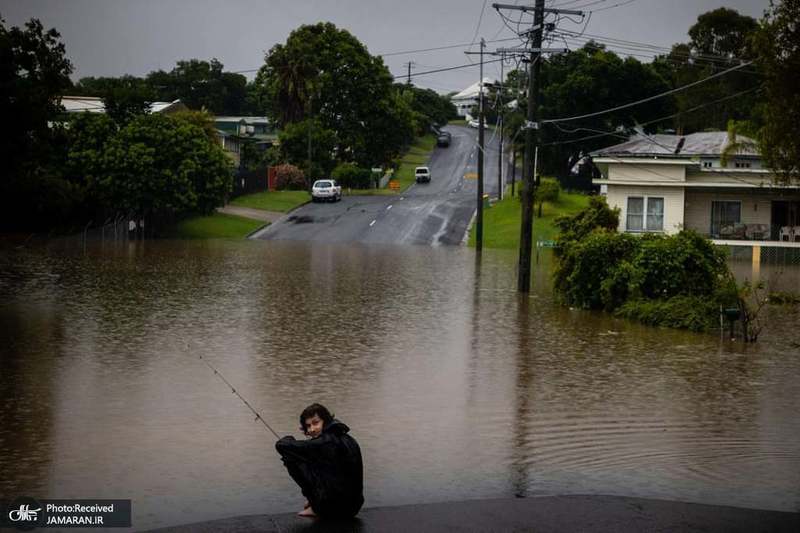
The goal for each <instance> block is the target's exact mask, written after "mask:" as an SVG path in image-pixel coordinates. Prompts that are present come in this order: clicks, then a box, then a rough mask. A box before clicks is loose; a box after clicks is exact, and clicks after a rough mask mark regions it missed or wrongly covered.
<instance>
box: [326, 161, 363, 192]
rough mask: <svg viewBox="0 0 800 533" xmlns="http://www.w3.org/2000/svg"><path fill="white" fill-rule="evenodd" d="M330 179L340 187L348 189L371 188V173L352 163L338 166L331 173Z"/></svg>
mask: <svg viewBox="0 0 800 533" xmlns="http://www.w3.org/2000/svg"><path fill="white" fill-rule="evenodd" d="M331 177H332V178H333V179H335V180H336V181H337V182H339V185H341V186H342V187H346V188H350V189H369V188H370V187H371V186H372V171H371V170H370V169H368V168H361V167H358V166H356V165H355V164H354V163H341V164H339V165H338V166H337V167H336V168H335V169H333V172H331Z"/></svg>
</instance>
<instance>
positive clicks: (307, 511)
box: [297, 507, 317, 517]
mask: <svg viewBox="0 0 800 533" xmlns="http://www.w3.org/2000/svg"><path fill="white" fill-rule="evenodd" d="M297 516H308V517H314V516H317V513H315V512H314V509H312V508H311V507H306V508H305V509H303V510H302V511H300V512H299V513H297Z"/></svg>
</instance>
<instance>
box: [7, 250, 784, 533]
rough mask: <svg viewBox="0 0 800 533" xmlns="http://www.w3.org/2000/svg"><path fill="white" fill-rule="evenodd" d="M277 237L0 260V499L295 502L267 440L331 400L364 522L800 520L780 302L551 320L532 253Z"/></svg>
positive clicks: (201, 506) (178, 517) (160, 511)
mask: <svg viewBox="0 0 800 533" xmlns="http://www.w3.org/2000/svg"><path fill="white" fill-rule="evenodd" d="M515 265H516V254H514V253H507V252H497V251H491V250H485V251H484V253H483V258H482V261H481V262H480V263H478V262H476V260H475V255H474V252H473V250H469V249H463V248H441V247H440V248H427V247H413V246H403V247H401V246H396V247H395V246H362V245H336V246H320V245H313V246H311V245H308V244H305V243H291V242H249V241H224V240H221V241H205V242H200V241H194V242H192V241H184V242H178V241H172V242H171V241H160V242H144V243H129V244H128V243H125V244H121V245H113V244H108V243H107V244H106V245H101V244H99V243H96V244H91V243H90V244H88V245H87V246H86V247H85V248H84V247H81V246H79V247H74V246H71V245H70V244H68V243H64V244H61V245H59V244H50V245H48V246H42V245H32V246H28V247H23V248H6V249H4V250H2V251H0V350H2V351H1V352H0V354H1V355H0V364H1V365H2V366H1V367H0V472H2V475H0V499H1V498H9V499H10V498H14V497H17V496H21V495H28V496H33V497H37V498H124V499H132V500H133V513H134V514H133V524H134V526H135V528H136V529H145V528H153V527H159V526H166V525H172V524H180V523H188V522H194V521H200V520H206V519H214V518H222V517H229V516H234V515H243V514H259V513H275V512H285V511H291V510H298V509H300V506H301V504H302V501H303V500H302V497H301V495H300V493H299V491H298V489H297V488H296V487H295V486H294V484H293V482H292V481H291V480H290V478H289V477H288V475H287V474H286V472H285V471H284V469H283V466H282V464H281V462H280V461H279V459H278V456H277V454H276V453H275V451H274V448H273V444H274V440H275V439H274V437H273V436H272V435H271V434H270V433H269V432H268V431H266V430H265V428H264V427H263V426H262V425H261V424H259V423H257V422H255V421H254V417H253V416H252V415H251V413H250V412H249V411H248V410H247V408H246V407H245V406H244V405H242V404H241V403H240V402H239V401H238V400H237V399H236V397H235V396H234V395H233V394H231V391H230V389H228V388H226V386H225V385H224V384H223V383H222V382H221V381H220V380H219V379H218V378H217V377H215V376H214V374H213V372H211V371H210V370H209V369H208V368H207V367H206V366H205V365H204V364H203V363H202V361H200V360H199V359H198V355H202V356H203V357H205V358H207V359H208V360H209V361H210V362H211V363H212V364H213V365H215V366H216V367H217V368H218V369H219V370H220V371H221V372H222V373H223V374H224V375H225V376H226V377H227V379H228V380H230V381H231V382H232V383H233V384H234V385H235V386H236V387H237V389H238V390H239V392H240V393H241V394H242V395H243V396H244V397H245V398H247V399H248V400H249V401H250V403H251V404H252V405H253V406H254V407H255V408H256V409H257V410H259V411H260V412H261V414H262V415H263V416H264V418H265V419H266V420H267V422H269V423H270V425H272V426H273V427H275V428H276V429H277V430H278V432H279V433H282V434H290V433H291V434H294V435H295V436H298V437H299V436H300V435H299V431H298V429H297V425H298V420H297V416H298V414H299V413H300V411H301V410H302V409H303V408H304V407H305V406H306V405H307V404H309V403H311V402H313V401H319V402H322V403H324V404H326V405H328V406H329V407H330V408H331V409H332V410H333V411H335V413H336V414H337V416H338V417H339V418H340V419H341V420H343V421H344V422H345V423H347V424H348V425H350V427H351V428H352V434H353V435H354V436H355V437H356V438H357V439H358V441H359V442H360V444H361V447H362V450H363V454H364V460H365V490H366V505H367V506H385V505H398V504H407V503H417V502H439V501H448V500H464V499H474V498H494V497H513V496H536V495H547V494H614V495H627V496H638V497H650V498H662V499H669V500H681V501H689V502H700V503H710V504H723V505H733V506H741V507H753V508H763V509H774V510H785V511H798V510H800V417H799V416H798V412H800V309H798V307H769V308H768V309H767V310H766V311H765V313H766V315H765V316H766V327H765V330H764V332H763V333H762V335H761V338H760V339H759V341H758V343H756V344H753V345H744V344H742V343H740V342H738V341H733V342H732V341H730V340H728V339H725V338H721V337H720V336H718V335H706V334H695V333H690V332H683V331H673V330H664V329H656V328H648V327H644V326H641V325H638V324H634V323H630V322H626V321H623V320H618V319H615V318H613V317H610V316H608V315H605V314H602V313H596V312H587V311H579V310H572V309H569V308H565V307H561V306H559V305H557V304H556V302H555V301H554V298H553V294H552V290H551V288H550V283H549V268H550V257H549V255H548V254H547V253H543V254H542V256H541V258H540V263H539V264H538V265H537V269H536V272H535V276H534V290H533V292H532V294H531V296H530V297H520V296H518V294H517V293H516V292H515V284H516V279H515V270H514V269H515Z"/></svg>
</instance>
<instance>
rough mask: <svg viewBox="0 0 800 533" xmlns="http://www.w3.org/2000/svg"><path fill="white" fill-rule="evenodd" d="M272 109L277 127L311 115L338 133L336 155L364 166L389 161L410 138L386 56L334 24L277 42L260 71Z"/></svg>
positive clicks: (299, 30) (307, 28)
mask: <svg viewBox="0 0 800 533" xmlns="http://www.w3.org/2000/svg"><path fill="white" fill-rule="evenodd" d="M257 80H259V82H260V83H261V87H260V89H261V91H262V92H263V94H265V95H266V97H267V99H268V100H269V101H270V105H269V106H268V108H269V109H268V111H269V112H270V114H271V116H272V118H274V119H275V121H276V122H277V124H278V126H279V127H285V126H286V125H287V124H290V123H296V122H301V121H303V120H306V119H308V118H309V117H312V118H314V119H315V120H319V122H320V124H321V125H322V127H323V128H324V129H326V130H330V131H333V132H334V133H335V135H336V147H335V152H336V157H337V159H339V160H342V161H354V162H356V163H358V164H359V165H362V166H373V165H376V164H382V163H387V162H388V161H390V160H391V159H392V158H393V157H395V156H396V155H397V154H398V153H399V151H400V149H401V148H402V144H398V143H397V139H398V138H401V139H402V138H408V137H409V135H407V133H406V132H405V131H401V133H400V134H391V135H389V134H387V133H386V132H385V131H382V128H386V127H387V126H388V125H390V124H394V126H393V127H395V128H398V129H401V130H403V129H408V128H410V127H412V126H413V124H409V122H408V121H407V120H404V117H405V113H406V110H405V109H398V108H397V105H398V103H399V105H403V101H402V100H400V101H398V100H397V98H396V95H395V93H396V91H394V90H393V88H392V76H391V74H390V73H389V71H388V69H387V68H386V66H385V65H384V64H383V60H382V59H381V58H380V57H375V56H372V55H370V54H369V52H368V51H367V49H366V47H365V46H364V45H363V44H362V43H361V42H360V41H359V40H358V39H356V38H355V37H354V36H353V35H352V34H350V33H349V32H347V31H346V30H341V29H338V28H337V27H336V26H334V25H333V24H331V23H319V24H314V25H307V26H301V27H299V28H297V29H296V30H294V31H293V32H292V33H291V34H290V35H289V38H288V39H287V41H286V43H285V44H278V45H275V46H273V47H272V48H271V49H270V50H269V52H268V53H267V55H266V57H265V64H264V66H263V67H262V68H261V71H260V72H259V74H258V77H257Z"/></svg>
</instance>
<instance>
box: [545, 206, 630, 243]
mask: <svg viewBox="0 0 800 533" xmlns="http://www.w3.org/2000/svg"><path fill="white" fill-rule="evenodd" d="M619 213H620V210H619V208H614V209H611V208H610V207H608V204H607V203H606V199H605V198H604V197H602V196H591V197H589V205H588V206H587V207H586V208H585V209H583V210H582V211H580V212H578V213H575V214H574V215H572V216H561V217H558V218H557V219H556V220H555V222H554V223H555V226H556V227H557V228H558V230H559V234H558V237H557V238H556V251H557V252H559V253H560V252H561V249H562V248H563V247H564V246H567V245H568V244H569V243H572V242H577V241H579V240H581V239H583V238H584V237H586V236H587V235H589V234H590V233H591V232H592V231H594V230H595V229H597V228H603V229H607V230H609V231H616V230H617V228H618V227H619Z"/></svg>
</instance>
